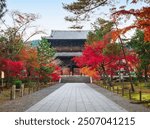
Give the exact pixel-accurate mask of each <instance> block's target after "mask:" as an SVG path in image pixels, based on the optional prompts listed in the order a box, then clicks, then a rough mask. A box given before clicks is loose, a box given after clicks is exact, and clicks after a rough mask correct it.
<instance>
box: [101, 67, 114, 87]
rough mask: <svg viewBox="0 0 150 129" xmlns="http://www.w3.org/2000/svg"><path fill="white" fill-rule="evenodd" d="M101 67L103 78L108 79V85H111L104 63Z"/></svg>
mask: <svg viewBox="0 0 150 129" xmlns="http://www.w3.org/2000/svg"><path fill="white" fill-rule="evenodd" d="M101 67H102V70H103V72H104V75H105V77H104V78H105V80H107V81H108V84H109V86H110V87H111V86H112V84H111V81H110V79H109V77H108V74H107V73H106V70H105V67H104V65H101Z"/></svg>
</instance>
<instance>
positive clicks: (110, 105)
mask: <svg viewBox="0 0 150 129" xmlns="http://www.w3.org/2000/svg"><path fill="white" fill-rule="evenodd" d="M124 111H126V110H125V109H124V108H122V107H121V106H119V105H118V104H116V103H115V102H113V101H111V100H110V99H108V98H107V97H105V96H104V95H102V94H101V93H99V92H97V91H96V90H94V89H93V88H91V87H90V86H88V85H87V84H85V83H66V84H64V85H63V86H62V87H60V88H59V89H57V90H56V91H54V92H53V93H51V94H49V95H48V96H47V97H45V98H44V99H42V100H41V101H39V102H38V103H37V104H35V105H33V106H32V107H30V108H29V109H28V110H27V112H124Z"/></svg>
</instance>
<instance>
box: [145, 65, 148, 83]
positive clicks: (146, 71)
mask: <svg viewBox="0 0 150 129" xmlns="http://www.w3.org/2000/svg"><path fill="white" fill-rule="evenodd" d="M147 73H148V67H147V66H145V68H144V78H145V81H146V82H148V75H147Z"/></svg>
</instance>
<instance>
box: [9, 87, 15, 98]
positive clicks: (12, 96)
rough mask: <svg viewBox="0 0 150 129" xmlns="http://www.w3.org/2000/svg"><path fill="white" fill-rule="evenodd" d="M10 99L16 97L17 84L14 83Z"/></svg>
mask: <svg viewBox="0 0 150 129" xmlns="http://www.w3.org/2000/svg"><path fill="white" fill-rule="evenodd" d="M10 99H11V100H14V99H16V85H13V86H12V88H11V94H10Z"/></svg>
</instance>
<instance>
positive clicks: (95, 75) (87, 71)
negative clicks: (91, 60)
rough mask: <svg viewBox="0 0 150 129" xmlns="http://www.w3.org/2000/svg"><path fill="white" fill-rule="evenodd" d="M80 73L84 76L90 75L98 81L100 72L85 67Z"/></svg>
mask: <svg viewBox="0 0 150 129" xmlns="http://www.w3.org/2000/svg"><path fill="white" fill-rule="evenodd" d="M80 72H81V73H82V74H85V75H88V76H90V77H92V78H94V79H98V78H99V76H98V72H97V71H96V69H93V68H90V67H83V68H81V70H80Z"/></svg>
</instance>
